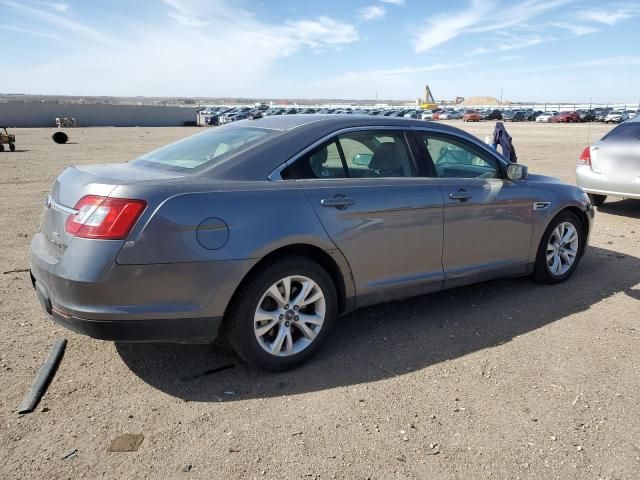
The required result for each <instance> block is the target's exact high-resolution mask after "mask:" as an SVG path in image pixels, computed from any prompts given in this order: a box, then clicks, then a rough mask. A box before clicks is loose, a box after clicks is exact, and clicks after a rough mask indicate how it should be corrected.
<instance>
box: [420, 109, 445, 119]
mask: <svg viewBox="0 0 640 480" xmlns="http://www.w3.org/2000/svg"><path fill="white" fill-rule="evenodd" d="M439 111H440V109H439V108H437V109H435V110H425V111H424V112H422V115H421V116H420V118H421V119H422V120H432V119H433V114H434V113H436V112H439Z"/></svg>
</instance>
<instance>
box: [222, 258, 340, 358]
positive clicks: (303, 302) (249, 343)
mask: <svg viewBox="0 0 640 480" xmlns="http://www.w3.org/2000/svg"><path fill="white" fill-rule="evenodd" d="M336 315H337V295H336V289H335V286H334V284H333V281H332V280H331V277H330V276H329V274H328V273H327V272H326V271H325V270H324V269H323V268H322V267H321V266H320V265H318V264H317V263H316V262H314V261H313V260H311V259H309V258H307V257H302V256H287V257H282V258H280V259H278V260H276V261H275V262H274V263H272V264H270V265H268V266H266V267H265V268H263V269H261V270H259V271H258V272H257V273H255V274H253V275H252V276H251V277H250V278H249V279H248V280H247V281H245V282H243V283H242V284H241V285H240V287H239V289H238V292H237V293H236V295H235V297H234V300H233V303H232V305H231V306H230V308H229V311H228V313H227V318H226V322H227V324H226V327H227V337H228V339H229V342H230V343H231V345H232V346H233V348H234V349H235V351H236V352H237V353H238V355H240V356H241V357H242V358H243V359H244V360H245V361H247V362H248V363H249V364H251V365H253V366H256V367H260V368H265V369H268V370H288V369H291V368H295V367H297V366H298V365H300V364H302V363H303V362H305V361H306V360H307V359H308V358H309V357H311V356H312V355H313V354H315V353H316V352H317V351H318V350H319V349H320V347H321V346H322V344H323V343H324V342H325V340H326V339H327V337H328V335H329V332H330V330H331V328H332V327H333V325H334V323H335V319H336Z"/></svg>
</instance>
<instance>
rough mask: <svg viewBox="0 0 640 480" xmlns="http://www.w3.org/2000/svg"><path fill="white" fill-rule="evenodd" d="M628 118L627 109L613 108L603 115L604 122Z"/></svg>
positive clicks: (624, 120) (616, 121) (615, 121)
mask: <svg viewBox="0 0 640 480" xmlns="http://www.w3.org/2000/svg"><path fill="white" fill-rule="evenodd" d="M627 120H629V111H628V110H614V111H613V112H610V113H608V114H607V116H606V117H604V123H622V122H626V121H627Z"/></svg>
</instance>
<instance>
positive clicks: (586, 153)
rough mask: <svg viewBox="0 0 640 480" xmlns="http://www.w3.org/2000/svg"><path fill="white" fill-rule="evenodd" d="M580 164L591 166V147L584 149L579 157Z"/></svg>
mask: <svg viewBox="0 0 640 480" xmlns="http://www.w3.org/2000/svg"><path fill="white" fill-rule="evenodd" d="M578 165H589V166H591V147H587V148H585V149H584V150H583V151H582V154H581V155H580V158H579V159H578Z"/></svg>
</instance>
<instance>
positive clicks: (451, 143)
mask: <svg viewBox="0 0 640 480" xmlns="http://www.w3.org/2000/svg"><path fill="white" fill-rule="evenodd" d="M416 136H417V138H416V143H417V144H418V145H419V146H420V148H422V151H423V154H424V156H425V160H426V161H427V162H429V163H431V164H432V165H433V166H432V174H433V176H434V177H436V178H437V183H438V185H439V187H440V189H441V192H442V196H443V201H444V209H443V219H444V241H443V247H442V264H443V268H444V273H445V287H454V286H457V285H462V284H466V283H472V282H475V281H481V280H485V279H489V278H495V277H500V276H506V275H516V274H522V273H525V271H526V267H527V263H528V261H529V251H530V245H531V236H532V197H531V189H530V187H529V185H528V184H527V182H526V180H525V181H511V180H508V179H506V177H505V175H504V171H503V170H504V168H503V167H502V166H501V165H500V162H499V161H498V159H497V158H496V155H495V154H493V153H490V152H489V151H487V149H485V148H484V147H483V146H481V145H480V144H479V143H475V142H472V141H470V140H468V139H466V138H464V137H462V136H458V135H454V134H447V133H441V132H429V131H421V132H418V133H417V134H416Z"/></svg>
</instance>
